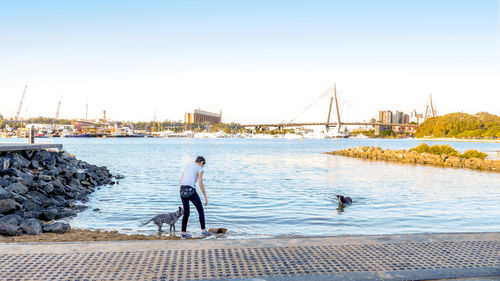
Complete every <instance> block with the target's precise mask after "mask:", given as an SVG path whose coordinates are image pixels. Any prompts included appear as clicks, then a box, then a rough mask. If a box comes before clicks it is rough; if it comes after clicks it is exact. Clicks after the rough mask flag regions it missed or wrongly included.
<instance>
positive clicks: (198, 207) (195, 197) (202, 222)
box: [191, 192, 205, 231]
mask: <svg viewBox="0 0 500 281" xmlns="http://www.w3.org/2000/svg"><path fill="white" fill-rule="evenodd" d="M191 198H192V200H191V202H193V204H194V206H195V207H196V210H197V211H198V217H199V218H200V227H201V230H202V231H205V212H204V211H203V205H202V204H201V200H200V196H198V193H197V192H195V193H194V194H193V196H191Z"/></svg>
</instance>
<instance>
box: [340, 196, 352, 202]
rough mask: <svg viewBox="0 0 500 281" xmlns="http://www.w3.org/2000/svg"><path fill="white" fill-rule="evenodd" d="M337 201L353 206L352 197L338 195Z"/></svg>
mask: <svg viewBox="0 0 500 281" xmlns="http://www.w3.org/2000/svg"><path fill="white" fill-rule="evenodd" d="M337 199H338V200H339V204H351V203H352V199H351V197H347V196H345V197H344V195H337Z"/></svg>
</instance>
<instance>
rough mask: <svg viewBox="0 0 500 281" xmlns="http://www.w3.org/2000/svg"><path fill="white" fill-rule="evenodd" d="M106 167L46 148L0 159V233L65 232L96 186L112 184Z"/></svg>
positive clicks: (5, 155)
mask: <svg viewBox="0 0 500 281" xmlns="http://www.w3.org/2000/svg"><path fill="white" fill-rule="evenodd" d="M113 183H114V182H113V181H112V175H111V174H110V172H109V171H108V169H107V168H106V167H98V166H96V165H91V164H89V163H87V162H85V161H81V160H77V159H76V158H75V157H74V156H72V155H70V154H69V153H65V152H54V151H47V150H40V151H23V152H9V153H3V154H2V155H0V234H2V235H8V236H13V235H21V234H23V233H27V234H31V235H35V234H39V233H41V232H53V233H65V232H67V231H68V230H69V229H70V226H69V224H68V223H65V222H61V221H57V220H60V219H62V218H66V217H71V216H75V215H76V214H77V212H79V211H82V210H84V209H85V208H86V206H84V205H81V204H78V202H87V201H88V195H89V194H90V193H92V192H93V191H94V190H95V189H96V188H98V186H101V185H105V184H113Z"/></svg>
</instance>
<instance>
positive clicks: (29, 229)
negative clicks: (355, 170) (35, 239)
mask: <svg viewBox="0 0 500 281" xmlns="http://www.w3.org/2000/svg"><path fill="white" fill-rule="evenodd" d="M21 228H22V230H23V231H24V232H25V233H27V234H29V235H37V234H40V233H42V223H41V222H40V221H39V220H38V219H34V218H31V219H25V220H24V221H23V222H22V223H21Z"/></svg>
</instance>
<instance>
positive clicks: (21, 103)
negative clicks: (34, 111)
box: [14, 85, 28, 121]
mask: <svg viewBox="0 0 500 281" xmlns="http://www.w3.org/2000/svg"><path fill="white" fill-rule="evenodd" d="M27 89H28V85H25V86H24V91H23V95H22V96H21V101H20V102H19V107H18V108H17V112H16V118H15V119H14V120H15V121H18V120H19V115H20V114H21V108H22V107H23V102H24V96H26V90H27Z"/></svg>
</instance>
